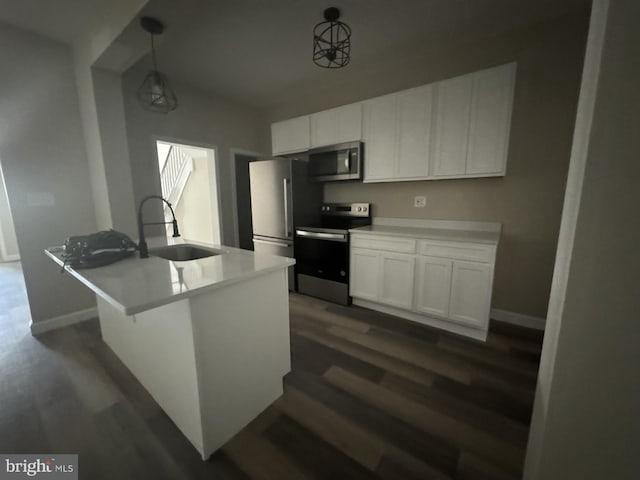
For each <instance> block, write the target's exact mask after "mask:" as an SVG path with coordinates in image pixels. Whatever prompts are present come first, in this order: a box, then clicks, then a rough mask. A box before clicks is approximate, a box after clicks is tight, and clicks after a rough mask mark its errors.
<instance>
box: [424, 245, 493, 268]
mask: <svg viewBox="0 0 640 480" xmlns="http://www.w3.org/2000/svg"><path fill="white" fill-rule="evenodd" d="M418 253H420V255H429V256H431V257H443V258H451V259H455V260H471V261H474V262H484V263H489V262H493V260H494V257H495V247H494V246H492V245H482V244H477V243H464V242H441V241H436V240H421V241H420V242H419V244H418Z"/></svg>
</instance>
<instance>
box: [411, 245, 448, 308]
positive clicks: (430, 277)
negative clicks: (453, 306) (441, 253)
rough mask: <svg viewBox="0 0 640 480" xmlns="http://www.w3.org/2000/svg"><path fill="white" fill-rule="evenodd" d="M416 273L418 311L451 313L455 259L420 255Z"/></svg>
mask: <svg viewBox="0 0 640 480" xmlns="http://www.w3.org/2000/svg"><path fill="white" fill-rule="evenodd" d="M417 268H418V272H417V275H416V311H417V312H420V313H426V314H429V315H436V316H439V317H447V316H448V315H449V301H450V299H451V271H452V268H453V261H452V260H448V259H445V258H438V257H425V256H418V259H417Z"/></svg>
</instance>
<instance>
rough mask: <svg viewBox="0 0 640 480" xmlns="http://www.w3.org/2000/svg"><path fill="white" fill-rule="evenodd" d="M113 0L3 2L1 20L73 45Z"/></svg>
mask: <svg viewBox="0 0 640 480" xmlns="http://www.w3.org/2000/svg"><path fill="white" fill-rule="evenodd" d="M108 7H109V0H0V21H3V22H5V23H9V24H11V25H15V26H16V27H20V28H23V29H25V30H29V31H31V32H34V33H37V34H39V35H43V36H45V37H48V38H52V39H54V40H57V41H59V42H64V43H71V42H72V41H73V40H74V39H75V38H76V37H77V36H78V35H80V34H81V33H82V32H83V30H84V28H85V25H86V23H87V21H88V19H93V18H95V17H96V15H99V14H100V13H101V12H104V11H106V10H107V9H108Z"/></svg>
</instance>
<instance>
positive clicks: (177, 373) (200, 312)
mask: <svg viewBox="0 0 640 480" xmlns="http://www.w3.org/2000/svg"><path fill="white" fill-rule="evenodd" d="M148 242H149V253H150V255H151V256H150V257H149V258H145V259H140V258H138V257H137V256H135V257H131V258H127V259H125V260H121V261H119V262H116V263H114V264H111V265H107V266H104V267H100V268H95V269H84V270H75V269H73V268H71V267H69V266H66V267H65V270H66V271H67V272H68V273H69V274H71V275H73V276H74V277H75V278H77V279H78V280H79V281H80V282H82V283H83V284H85V285H86V286H87V287H89V288H90V289H91V290H93V291H94V292H95V293H96V296H97V302H98V312H99V317H100V328H101V330H102V337H103V339H104V341H105V343H106V344H107V345H109V347H110V348H111V349H112V350H113V351H114V352H115V354H116V355H117V356H118V357H119V358H120V360H122V362H123V363H124V364H125V365H126V366H127V367H128V368H129V369H130V370H131V372H132V373H133V374H134V375H135V376H136V378H137V379H138V380H139V381H140V382H141V383H142V385H143V386H144V387H145V388H146V389H147V390H148V391H149V393H150V394H151V395H152V396H153V398H154V399H155V400H156V401H157V402H158V404H159V405H160V406H161V407H162V408H163V410H164V411H165V412H166V413H167V415H168V416H169V417H170V418H171V419H172V420H173V422H174V423H175V424H176V425H177V426H178V428H179V429H180V430H181V431H182V433H183V434H184V435H185V436H186V437H187V438H188V439H189V441H190V442H191V443H192V444H193V445H194V446H195V447H196V449H197V450H198V451H199V452H200V454H201V455H202V458H203V459H206V458H208V457H209V456H210V455H211V454H212V453H213V452H214V451H216V450H217V449H218V448H220V447H221V446H222V445H223V444H224V443H225V442H226V441H228V440H229V439H230V438H231V437H232V436H233V435H235V434H236V433H237V432H239V431H240V430H241V429H242V428H243V427H244V426H245V425H247V424H248V423H249V422H250V421H251V420H253V419H254V418H255V417H256V416H257V415H258V414H259V413H260V412H262V411H263V410H264V409H265V408H267V407H268V406H269V405H270V404H271V403H272V402H273V401H274V400H276V399H277V398H278V397H279V396H280V395H282V392H283V387H282V377H283V376H284V375H285V374H286V373H287V372H289V370H290V369H291V360H290V344H289V303H288V280H287V275H288V273H287V269H288V267H289V266H291V265H293V264H294V263H295V261H294V260H293V259H290V258H285V257H278V256H273V255H266V254H255V253H254V252H250V251H246V250H239V249H236V248H231V247H226V246H213V245H205V244H201V243H199V242H190V241H189V242H187V241H183V240H181V239H179V238H177V239H174V238H171V239H165V238H154V239H149V240H148ZM167 244H169V245H181V244H190V245H196V246H201V247H205V248H209V249H212V250H214V251H215V252H216V253H215V254H214V255H213V256H209V257H206V258H199V259H195V260H189V261H172V260H166V259H164V258H159V257H157V256H153V254H154V248H157V247H160V246H162V245H167ZM45 253H46V254H47V255H48V256H49V257H50V258H52V259H53V260H54V261H55V262H57V263H58V264H59V265H63V263H64V260H63V258H62V249H61V248H60V247H53V248H49V249H47V250H46V251H45Z"/></svg>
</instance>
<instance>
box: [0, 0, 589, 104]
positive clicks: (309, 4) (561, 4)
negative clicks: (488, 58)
mask: <svg viewBox="0 0 640 480" xmlns="http://www.w3.org/2000/svg"><path fill="white" fill-rule="evenodd" d="M108 2H109V0H19V1H16V0H0V20H4V21H6V22H8V23H12V24H15V25H18V26H21V27H23V28H26V29H29V30H32V31H36V32H38V33H40V34H43V35H46V36H49V37H51V38H54V39H56V40H60V41H65V42H70V41H71V40H73V39H74V38H75V36H77V35H78V33H80V31H81V28H82V21H83V20H82V19H83V18H86V16H88V15H93V16H95V14H96V12H97V11H98V12H99V11H101V9H102V8H104V7H105V5H106V4H108ZM54 4H55V8H54V6H53V5H54ZM589 4H590V0H519V1H514V0H393V1H392V0H323V1H319V0H269V1H267V0H215V1H212V0H180V1H179V2H176V1H175V0H150V1H149V2H148V3H147V5H146V6H145V7H144V9H143V14H147V15H149V14H150V15H153V16H156V17H157V18H159V19H161V20H162V21H164V22H165V24H166V31H165V33H164V34H163V35H162V36H161V37H160V38H159V42H158V48H157V56H158V62H159V68H160V70H162V71H163V72H165V73H166V74H167V75H168V76H169V78H170V80H172V81H174V82H178V83H184V84H187V85H190V86H192V87H195V88H197V89H199V90H202V91H205V92H209V93H212V94H215V95H218V96H222V97H226V98H230V99H233V100H236V101H238V102H241V103H244V104H247V105H252V106H256V107H265V106H268V105H270V104H271V103H273V101H274V99H276V98H281V97H282V96H283V92H286V91H287V90H288V89H293V88H294V87H295V86H299V85H301V84H304V83H305V82H306V83H319V82H323V81H331V82H333V83H336V82H339V81H340V78H346V77H347V76H348V75H349V74H350V72H353V71H356V70H358V69H363V68H367V67H370V66H371V65H375V64H376V63H381V62H385V61H387V60H388V59H390V58H392V57H397V56H403V55H407V54H410V53H411V52H412V51H414V50H416V49H421V48H422V49H424V48H425V46H429V45H431V46H433V45H438V44H439V43H441V42H443V41H451V40H460V39H463V38H468V39H469V40H470V41H471V40H473V39H475V38H481V37H486V36H490V35H495V34H498V33H500V32H505V31H509V30H513V29H518V28H523V27H526V26H528V25H532V24H535V23H539V22H544V21H548V20H550V19H553V18H557V17H560V16H562V15H564V14H566V13H568V12H571V11H574V10H579V9H585V8H587V7H588V5H589ZM329 6H336V7H338V8H339V9H340V10H341V13H342V17H341V20H342V21H344V22H345V23H347V24H348V25H350V26H351V28H352V31H353V34H352V61H351V63H350V64H349V65H348V66H347V67H345V68H343V69H338V70H327V69H323V68H320V67H318V66H316V65H315V64H314V63H313V62H312V61H311V54H312V31H313V27H314V25H315V24H316V23H318V22H320V21H322V20H323V18H322V12H323V10H324V9H325V8H327V7H329ZM141 42H143V43H142V44H143V45H145V46H144V48H145V49H148V46H147V45H148V37H147V36H146V34H145V33H144V32H143V31H142V30H141V29H140V28H139V26H138V22H137V21H136V20H134V21H133V22H132V23H131V25H130V26H129V27H128V28H127V29H126V30H125V32H124V33H123V35H122V36H121V38H120V39H119V40H118V41H116V42H115V43H114V48H112V50H113V51H115V54H114V52H111V55H112V56H117V57H118V60H119V61H120V64H121V65H125V64H126V62H124V61H122V58H121V57H122V55H121V52H123V51H129V50H131V48H130V47H131V45H132V44H133V43H137V45H138V47H137V48H139V45H140V44H141ZM106 56H108V55H106ZM106 56H105V57H106ZM135 60H137V58H136V59H135ZM129 65H130V63H129V64H127V67H128V66H129ZM149 65H150V60H149V58H148V57H146V58H143V59H142V60H141V61H140V66H144V67H146V68H148V66H149Z"/></svg>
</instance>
